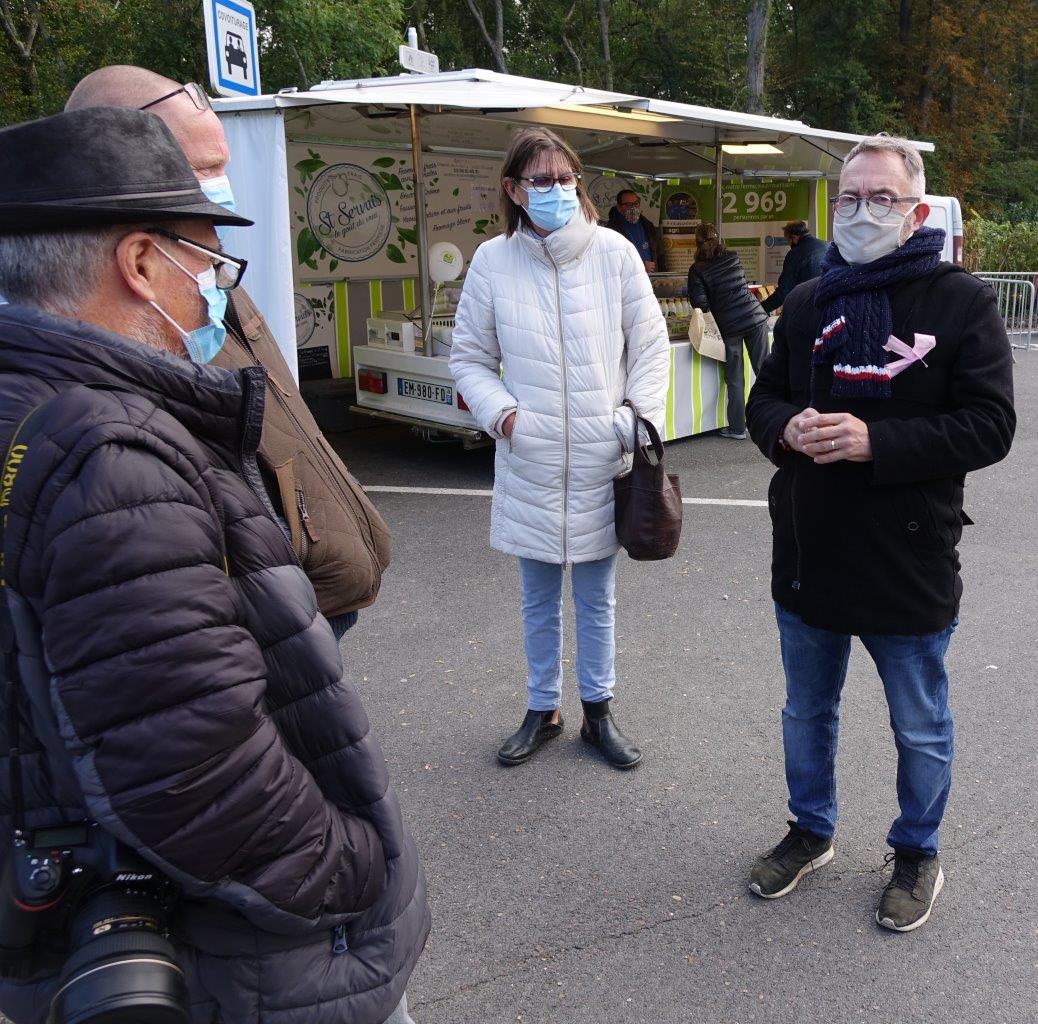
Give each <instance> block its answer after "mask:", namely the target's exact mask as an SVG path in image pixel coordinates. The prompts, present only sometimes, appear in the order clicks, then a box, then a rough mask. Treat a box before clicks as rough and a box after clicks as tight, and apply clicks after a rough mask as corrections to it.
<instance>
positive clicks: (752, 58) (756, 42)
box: [746, 0, 771, 114]
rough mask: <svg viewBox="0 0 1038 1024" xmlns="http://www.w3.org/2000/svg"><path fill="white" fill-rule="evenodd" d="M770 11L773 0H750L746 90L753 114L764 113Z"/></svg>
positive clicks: (747, 25) (748, 103)
mask: <svg viewBox="0 0 1038 1024" xmlns="http://www.w3.org/2000/svg"><path fill="white" fill-rule="evenodd" d="M770 12H771V0H750V7H749V11H748V13H747V15H746V91H747V93H748V94H749V95H748V98H747V110H748V111H749V112H750V113H751V114H763V113H764V54H765V49H766V48H767V45H768V14H769V13H770Z"/></svg>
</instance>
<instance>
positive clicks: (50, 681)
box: [0, 306, 429, 1024]
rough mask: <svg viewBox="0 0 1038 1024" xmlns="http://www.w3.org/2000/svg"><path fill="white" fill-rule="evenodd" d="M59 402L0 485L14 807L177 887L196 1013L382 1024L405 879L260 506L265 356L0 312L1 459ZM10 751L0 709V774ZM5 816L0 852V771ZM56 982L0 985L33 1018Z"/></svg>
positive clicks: (389, 822) (182, 950)
mask: <svg viewBox="0 0 1038 1024" xmlns="http://www.w3.org/2000/svg"><path fill="white" fill-rule="evenodd" d="M82 385H87V386H86V387H84V386H82ZM55 395H58V396H59V397H57V398H53V399H52V400H51V401H49V402H47V404H46V405H45V406H44V407H43V408H42V409H41V410H39V411H37V412H36V413H33V415H32V419H31V423H30V426H31V432H30V433H29V435H28V437H27V443H28V452H27V453H26V454H25V455H24V458H23V460H22V462H21V465H20V468H19V469H18V472H17V476H16V478H15V481H14V486H13V487H12V488H11V489H10V490H9V491H5V492H4V494H3V499H4V500H5V501H6V502H8V503H9V507H7V508H6V509H5V511H6V513H7V515H6V518H5V524H6V526H5V529H4V536H3V543H4V557H5V563H4V569H5V576H6V593H7V596H8V604H9V607H10V608H11V610H12V614H13V618H14V621H15V626H16V630H17V637H18V645H19V648H20V652H21V653H20V661H19V663H20V668H21V673H20V674H21V678H22V684H23V690H24V691H25V692H24V693H23V699H22V702H21V704H22V708H21V712H22V717H23V718H24V724H23V727H22V732H23V745H25V744H28V747H29V753H28V755H27V756H23V758H22V763H23V770H24V774H25V778H26V782H25V792H26V799H27V804H28V809H29V820H30V823H31V824H33V825H40V824H46V823H54V822H56V821H60V820H69V819H71V820H83V819H84V818H90V819H93V820H96V821H98V822H99V823H100V824H101V825H102V826H103V827H104V828H105V829H107V830H108V831H109V832H111V833H113V834H115V835H117V836H119V837H120V838H122V839H123V840H124V841H125V842H127V843H129V844H130V845H131V846H133V847H135V848H136V849H137V850H138V851H140V853H142V854H143V855H144V856H145V857H146V858H147V859H148V860H150V861H152V862H153V863H154V864H156V865H157V866H158V867H159V868H161V869H162V870H163V871H164V872H165V873H166V874H167V875H168V876H169V877H170V878H172V879H173V880H174V881H176V882H177V883H179V885H180V887H181V889H182V891H183V893H184V898H183V899H182V900H181V902H180V903H179V905H178V908H177V910H176V912H175V916H174V919H173V934H174V939H175V941H176V943H177V945H178V953H179V957H180V962H181V964H182V965H183V967H184V968H185V972H186V975H187V978H188V982H189V986H190V990H191V997H192V1001H193V1008H192V1019H193V1021H196V1022H198V1024H211V1022H213V1021H220V1022H221V1024H333V1022H334V1024H341V1022H343V1021H349V1022H351V1024H361V1022H363V1024H381V1022H382V1021H384V1020H385V1018H386V1017H387V1016H388V1015H389V1014H390V1013H391V1012H392V1010H393V1008H394V1007H395V1006H396V1004H397V1002H398V1001H399V1000H400V997H401V994H402V993H403V991H404V987H405V985H406V982H407V978H408V976H409V974H410V972H411V969H412V968H413V966H414V964H415V962H416V960H417V959H418V956H419V954H420V953H421V950H422V947H423V945H424V942H425V938H426V935H427V933H428V929H429V912H428V908H427V905H426V897H425V880H424V876H423V874H422V869H421V865H420V863H419V860H418V856H417V852H416V850H415V847H414V843H413V841H412V840H411V838H410V836H409V835H408V833H407V830H406V829H405V828H404V825H403V822H402V820H401V815H400V809H399V805H398V803H397V798H396V796H395V794H394V792H393V790H392V788H391V787H390V785H389V780H388V778H387V774H386V766H385V760H384V757H383V754H382V750H381V748H380V746H379V744H378V741H377V740H376V739H375V738H374V736H373V735H372V733H371V730H370V728H369V724H368V720H367V717H366V716H365V713H364V710H363V708H362V706H361V702H360V698H359V696H358V694H357V691H356V689H355V688H354V686H353V685H352V684H350V683H348V682H346V681H345V679H344V677H343V669H342V662H341V659H340V656H339V651H338V647H337V644H336V642H335V637H334V636H333V634H332V632H331V629H330V627H329V626H328V624H327V622H326V621H325V619H324V618H323V617H322V616H321V615H320V613H319V612H318V610H317V604H316V599H315V597H314V591H313V588H312V586H311V585H310V583H309V581H308V580H307V578H306V577H305V575H304V574H303V571H302V569H301V568H300V566H299V564H298V562H297V561H296V559H295V556H294V555H293V552H292V548H291V545H290V543H289V541H288V539H287V538H286V536H285V534H284V533H283V532H282V530H281V528H280V527H279V526H278V525H277V523H276V522H275V521H274V519H273V518H272V516H271V509H270V506H269V500H268V499H267V496H266V493H265V492H264V490H263V486H262V483H261V481H260V477H259V473H258V471H257V468H256V462H255V452H256V447H257V444H258V441H259V435H260V427H261V424H262V413H263V398H264V382H263V374H262V371H261V370H259V369H247V370H244V371H242V372H241V373H240V374H233V373H230V372H228V371H225V370H221V369H218V368H216V367H211V366H198V365H194V364H192V363H189V362H186V361H182V360H179V359H174V358H172V357H169V356H166V355H164V354H162V353H159V352H157V351H155V350H152V349H149V348H147V347H145V346H143V345H139V344H135V343H132V342H129V341H126V340H125V339H123V338H120V337H117V336H115V335H112V334H109V333H107V332H105V331H103V330H100V329H98V328H95V327H92V326H90V325H87V324H83V323H78V322H73V321H69V320H65V319H61V318H57V317H52V316H48V315H45V314H42V313H39V312H37V311H34V310H30V309H27V308H26V307H19V306H6V307H3V308H2V309H0V417H2V419H0V445H2V446H3V449H4V450H5V451H6V450H7V446H8V445H9V443H10V441H11V435H12V432H14V431H15V429H16V427H17V425H18V424H19V422H20V421H21V420H22V418H23V417H24V416H25V415H26V413H29V412H31V411H32V410H33V409H34V407H37V406H38V405H39V404H40V403H41V402H44V401H46V400H47V399H51V398H52V396H55ZM8 482H10V481H8ZM7 748H8V738H7V730H6V727H0V764H2V765H3V771H4V772H6V767H7ZM0 814H2V822H0V833H2V834H0V857H2V856H4V855H5V854H6V851H7V850H8V849H9V845H10V833H11V817H10V814H11V805H10V784H9V781H8V780H7V779H6V778H5V779H4V785H3V786H2V788H0ZM337 925H345V926H346V929H347V943H348V946H349V951H348V952H346V953H342V954H339V955H333V950H332V929H333V927H335V926H337ZM52 989H53V979H48V980H45V981H43V982H42V983H39V984H36V985H14V984H11V983H4V984H3V985H2V986H0V1010H2V1011H3V1012H4V1013H5V1014H7V1015H8V1016H10V1017H11V1018H12V1019H13V1020H14V1021H16V1022H17V1024H32V1022H35V1021H42V1019H43V1016H42V1015H43V1014H45V1012H46V1005H47V1000H48V998H49V995H50V992H51V991H52ZM30 1006H32V1007H34V1008H33V1009H30Z"/></svg>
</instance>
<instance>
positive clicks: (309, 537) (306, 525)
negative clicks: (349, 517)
mask: <svg viewBox="0 0 1038 1024" xmlns="http://www.w3.org/2000/svg"><path fill="white" fill-rule="evenodd" d="M296 509H297V510H298V512H299V524H300V526H301V527H302V530H301V531H300V535H299V538H300V543H301V545H302V548H303V557H304V558H305V557H306V555H307V554H309V547H308V545H307V541H309V543H310V544H316V543H317V542H318V541H319V540H320V539H321V538H320V536H318V533H317V531H316V530H315V529H314V524H313V520H311V518H310V510H309V509H308V508H307V507H306V495H305V494H303V492H302V490H301V489H300V488H298V487H297V488H296Z"/></svg>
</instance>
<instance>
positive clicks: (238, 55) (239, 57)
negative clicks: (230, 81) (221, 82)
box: [223, 32, 249, 79]
mask: <svg viewBox="0 0 1038 1024" xmlns="http://www.w3.org/2000/svg"><path fill="white" fill-rule="evenodd" d="M223 55H224V59H225V60H226V61H227V77H228V78H230V77H231V68H232V67H239V68H241V74H242V78H245V79H247V78H248V77H249V60H248V57H246V55H245V42H244V40H243V39H242V37H241V36H240V35H238V33H237V32H228V33H227V34H226V35H225V36H224V47H223Z"/></svg>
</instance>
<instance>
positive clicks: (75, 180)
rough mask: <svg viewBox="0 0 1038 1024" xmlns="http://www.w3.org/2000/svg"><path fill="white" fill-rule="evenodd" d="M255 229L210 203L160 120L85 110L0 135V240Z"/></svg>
mask: <svg viewBox="0 0 1038 1024" xmlns="http://www.w3.org/2000/svg"><path fill="white" fill-rule="evenodd" d="M191 219H199V220H209V221H212V223H214V224H231V225H234V226H235V227H248V226H249V225H250V224H252V221H251V220H249V219H248V218H246V217H240V216H238V215H237V214H235V213H231V212H230V211H228V210H227V209H226V208H225V207H223V206H219V205H217V204H216V203H212V202H210V201H209V200H208V199H207V198H206V197H205V193H204V192H203V191H202V190H201V188H200V187H199V185H198V180H197V179H196V178H195V176H194V174H193V173H192V171H191V166H190V164H188V162H187V159H186V158H185V156H184V154H183V152H182V151H181V149H180V146H179V145H178V144H177V141H176V139H174V138H173V136H172V134H171V133H170V130H169V129H168V128H167V127H166V126H165V124H164V123H163V122H162V119H161V118H159V117H156V116H155V115H154V114H149V113H148V112H147V111H143V110H128V109H123V108H116V107H90V108H86V109H83V110H71V111H68V112H67V113H64V114H55V115H54V116H53V117H42V118H40V119H39V120H36V121H26V122H24V123H23V124H16V125H12V126H11V127H10V128H4V129H3V130H0V233H2V234H15V233H19V234H20V233H23V232H33V231H53V230H56V229H61V228H75V227H86V226H89V225H92V224H98V225H101V224H136V223H147V222H151V221H169V220H191Z"/></svg>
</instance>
